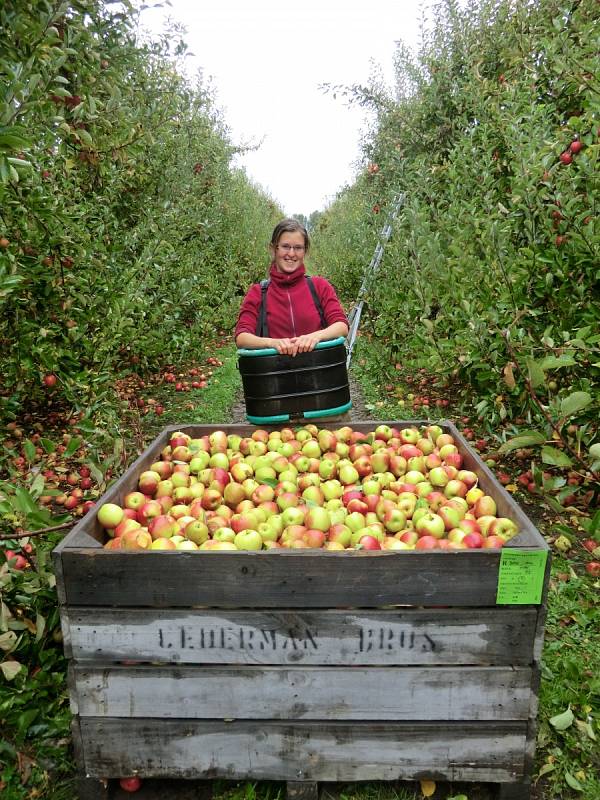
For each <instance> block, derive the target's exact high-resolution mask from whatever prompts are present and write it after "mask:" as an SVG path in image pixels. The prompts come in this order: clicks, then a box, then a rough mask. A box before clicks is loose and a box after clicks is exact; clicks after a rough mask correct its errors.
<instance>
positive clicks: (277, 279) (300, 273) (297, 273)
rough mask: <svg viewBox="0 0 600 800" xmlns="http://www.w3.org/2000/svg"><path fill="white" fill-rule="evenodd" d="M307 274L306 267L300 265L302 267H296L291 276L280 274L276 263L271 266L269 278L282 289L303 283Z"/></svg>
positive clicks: (284, 273)
mask: <svg viewBox="0 0 600 800" xmlns="http://www.w3.org/2000/svg"><path fill="white" fill-rule="evenodd" d="M305 274H306V267H305V266H304V264H300V266H298V267H296V269H295V270H294V271H293V272H290V273H289V274H288V273H286V272H279V270H278V269H277V267H276V266H275V262H273V263H272V264H271V267H270V269H269V277H270V278H271V281H272V282H273V283H275V284H276V285H277V286H281V287H282V288H285V287H289V286H295V285H296V284H297V283H298V282H299V281H301V280H302V279H303V278H304V276H305Z"/></svg>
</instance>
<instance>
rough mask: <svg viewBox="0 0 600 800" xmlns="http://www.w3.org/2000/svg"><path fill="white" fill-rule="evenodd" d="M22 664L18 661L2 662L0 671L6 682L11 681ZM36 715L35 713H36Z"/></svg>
mask: <svg viewBox="0 0 600 800" xmlns="http://www.w3.org/2000/svg"><path fill="white" fill-rule="evenodd" d="M21 667H22V664H19V662H18V661H3V662H2V663H1V664H0V670H2V674H3V675H4V677H5V678H6V680H7V681H12V680H13V678H15V677H16V676H17V675H18V674H19V672H20V671H21ZM36 714H37V711H36Z"/></svg>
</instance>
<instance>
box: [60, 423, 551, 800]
mask: <svg viewBox="0 0 600 800" xmlns="http://www.w3.org/2000/svg"><path fill="white" fill-rule="evenodd" d="M376 424H377V423H373V422H367V423H353V426H352V427H353V428H354V429H358V430H362V431H368V430H372V429H374V427H375V425H376ZM389 424H392V425H396V426H397V427H405V426H408V425H412V424H417V425H420V424H423V423H422V422H421V421H416V422H400V423H398V422H396V423H389ZM441 425H442V428H443V429H444V430H445V431H446V432H449V433H451V434H452V435H453V436H454V437H455V440H456V442H457V444H459V448H460V450H461V452H462V453H463V455H464V468H466V469H473V470H474V471H476V472H478V474H479V476H480V486H481V487H482V488H483V489H484V490H485V492H486V493H488V494H491V495H493V496H494V497H495V499H496V501H497V505H498V514H499V515H502V516H509V517H512V518H513V519H514V520H515V521H516V522H517V523H518V525H519V528H520V533H519V534H518V536H517V537H516V538H515V539H513V540H512V541H511V542H510V545H509V546H510V548H517V549H519V550H520V551H522V552H525V551H527V552H532V551H542V552H544V553H545V554H547V551H548V547H547V545H546V543H545V541H544V540H543V538H542V537H541V536H540V534H539V533H538V531H537V530H536V529H535V528H534V526H533V525H532V523H531V522H530V521H529V520H528V518H527V517H526V516H525V515H524V514H523V512H522V511H521V510H520V508H519V507H518V505H517V504H516V503H515V502H514V501H513V500H512V498H511V497H510V495H508V494H507V492H506V491H505V490H504V489H503V488H502V487H501V486H500V485H499V484H498V482H497V481H496V480H495V478H494V476H493V475H492V473H491V472H490V470H489V469H487V467H486V466H485V465H484V464H483V463H482V461H481V459H480V458H479V457H478V456H477V455H476V454H475V453H474V452H473V451H472V450H471V449H470V448H469V447H468V445H467V443H466V442H465V440H464V439H463V438H462V437H461V435H460V434H459V432H458V431H457V430H456V428H455V427H454V426H453V425H452V424H451V423H449V422H444V423H441ZM322 427H327V426H326V425H324V426H322ZM329 427H332V428H335V426H334V425H330V426H329ZM216 428H220V429H222V430H225V431H226V432H227V433H239V434H242V435H249V434H250V432H251V431H253V430H255V428H253V427H252V426H244V425H236V426H233V425H222V426H217V425H213V426H185V427H183V428H179V430H184V431H185V432H187V433H189V434H190V435H191V436H201V435H203V434H205V433H207V432H210V431H212V430H215V429H216ZM175 430H178V428H176V427H170V428H166V429H165V430H164V431H163V432H162V434H161V435H160V436H159V437H158V438H157V439H156V440H155V441H154V442H153V444H152V445H151V446H150V447H149V448H148V450H147V451H146V452H145V453H144V454H143V455H142V456H140V458H138V460H137V461H136V462H135V463H134V464H133V465H132V467H131V468H130V469H129V470H128V471H127V473H126V474H125V475H124V476H123V477H122V478H121V479H120V480H119V481H117V482H116V483H115V484H114V485H113V486H112V487H111V489H110V490H109V491H108V492H107V493H106V494H105V495H104V497H103V501H104V502H107V501H109V502H117V503H120V502H121V501H122V500H123V497H124V495H125V494H126V493H127V492H128V491H131V490H132V489H134V488H135V486H136V481H137V477H138V475H139V473H140V472H141V471H142V470H143V469H145V468H147V467H148V466H149V465H150V464H151V463H152V462H153V461H154V460H156V457H157V454H158V453H159V452H160V450H161V449H162V448H163V447H164V446H165V445H166V444H167V443H168V440H169V438H170V435H171V433H172V432H173V431H175ZM102 539H103V533H102V531H101V528H100V526H99V524H98V522H97V520H96V515H95V513H93V512H90V513H89V514H88V515H86V517H84V518H83V519H82V520H81V521H80V522H79V523H78V524H77V525H76V526H75V527H74V528H73V530H72V531H71V532H70V533H69V534H68V536H66V537H65V539H64V540H63V542H62V543H61V544H60V545H59V546H58V547H57V548H56V550H55V551H54V559H55V567H56V575H57V586H58V595H59V602H60V611H61V619H62V626H63V635H64V642H65V650H66V654H67V657H68V658H69V660H70V667H69V680H70V695H71V705H72V711H73V717H74V718H73V735H74V742H75V750H76V756H77V760H78V765H79V768H80V770H81V773H82V776H83V777H82V780H81V794H80V796H81V797H82V798H85V797H97V796H102V792H103V785H104V784H103V783H102V779H106V778H109V779H110V778H118V777H123V776H128V775H134V774H138V775H139V776H141V777H148V778H150V777H162V778H173V779H181V778H185V779H205V778H225V779H252V780H263V779H265V780H277V781H286V782H287V783H288V791H289V793H290V794H294V793H295V794H298V793H303V792H305V793H308V794H311V793H312V794H314V793H315V789H316V784H317V782H319V781H367V780H369V781H370V780H396V779H401V780H415V779H420V778H432V779H436V780H443V781H477V782H480V781H483V782H494V783H497V784H498V796H499V797H501V798H505V799H506V798H513V799H514V800H517V799H518V800H525V799H526V798H529V784H530V778H531V773H532V762H533V756H534V747H535V730H536V714H537V706H538V684H539V680H540V656H541V650H542V639H543V625H544V614H545V598H546V590H547V582H548V574H549V567H550V565H549V560H550V559H549V558H547V561H546V568H545V578H544V587H543V594H542V597H541V601H540V603H539V604H534V605H497V603H496V597H497V586H498V575H499V569H500V562H501V557H502V556H501V553H502V551H499V550H457V551H438V550H432V551H403V552H390V551H376V552H365V551H362V552H361V551H355V552H346V553H335V552H326V551H321V550H314V551H307V550H283V551H280V550H276V551H269V552H212V553H211V552H182V551H152V552H144V551H142V552H121V551H108V550H104V549H102V545H101V542H102ZM99 779H100V780H99Z"/></svg>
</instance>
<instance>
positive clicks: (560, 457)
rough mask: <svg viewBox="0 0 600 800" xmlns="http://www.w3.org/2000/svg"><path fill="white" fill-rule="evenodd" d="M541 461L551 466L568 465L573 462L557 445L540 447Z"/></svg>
mask: <svg viewBox="0 0 600 800" xmlns="http://www.w3.org/2000/svg"><path fill="white" fill-rule="evenodd" d="M542 461H543V462H544V464H550V466H553V467H570V466H572V464H573V462H572V461H571V459H570V458H569V456H568V455H567V454H566V453H563V452H562V450H559V449H558V448H557V447H549V446H546V447H542Z"/></svg>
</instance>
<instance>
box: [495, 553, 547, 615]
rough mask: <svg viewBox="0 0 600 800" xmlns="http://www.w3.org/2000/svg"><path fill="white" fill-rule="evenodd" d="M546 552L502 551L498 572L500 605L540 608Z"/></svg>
mask: <svg viewBox="0 0 600 800" xmlns="http://www.w3.org/2000/svg"><path fill="white" fill-rule="evenodd" d="M547 557H548V551H547V550H517V549H516V548H511V547H506V548H503V549H502V551H501V555H500V570H499V572H498V592H497V594H496V603H497V604H498V605H537V604H539V603H540V602H541V600H542V589H543V587H544V572H545V571H546V559H547Z"/></svg>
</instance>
